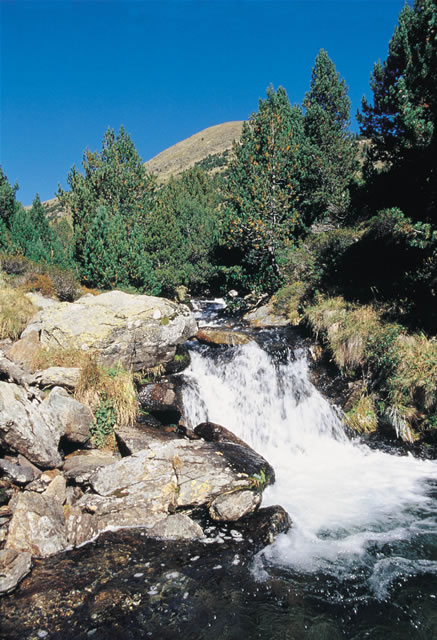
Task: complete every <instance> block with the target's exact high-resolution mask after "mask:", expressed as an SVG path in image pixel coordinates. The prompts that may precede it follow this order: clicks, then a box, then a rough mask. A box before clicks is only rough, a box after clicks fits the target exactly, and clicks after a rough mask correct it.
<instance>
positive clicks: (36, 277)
mask: <svg viewBox="0 0 437 640" xmlns="http://www.w3.org/2000/svg"><path fill="white" fill-rule="evenodd" d="M23 289H24V290H25V291H38V292H39V293H41V295H43V296H45V297H47V298H53V297H54V296H55V295H56V289H55V286H54V284H53V280H52V279H51V277H50V276H49V275H48V274H47V273H34V274H32V275H31V276H30V277H28V278H26V281H25V282H24V284H23Z"/></svg>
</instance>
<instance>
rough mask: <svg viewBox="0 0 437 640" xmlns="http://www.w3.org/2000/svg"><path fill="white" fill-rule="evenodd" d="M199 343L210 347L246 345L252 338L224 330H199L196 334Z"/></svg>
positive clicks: (237, 332) (244, 334)
mask: <svg viewBox="0 0 437 640" xmlns="http://www.w3.org/2000/svg"><path fill="white" fill-rule="evenodd" d="M196 338H197V339H198V340H199V342H205V343H206V344H211V345H223V344H225V345H230V346H236V345H239V344H247V343H248V342H251V341H252V338H251V337H250V336H248V335H247V334H246V333H242V332H241V331H229V330H224V329H199V331H198V332H197V334H196Z"/></svg>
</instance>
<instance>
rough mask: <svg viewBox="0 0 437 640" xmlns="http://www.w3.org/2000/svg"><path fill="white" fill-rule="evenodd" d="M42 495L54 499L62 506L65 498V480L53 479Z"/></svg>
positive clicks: (57, 477)
mask: <svg viewBox="0 0 437 640" xmlns="http://www.w3.org/2000/svg"><path fill="white" fill-rule="evenodd" d="M43 495H45V496H47V497H50V498H56V500H58V502H59V503H60V504H64V502H65V500H66V498H67V483H66V480H65V478H64V477H63V476H56V478H53V480H52V481H51V482H50V484H49V486H48V487H47V489H46V490H45V491H44V494H43Z"/></svg>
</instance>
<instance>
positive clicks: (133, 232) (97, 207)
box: [58, 127, 160, 294]
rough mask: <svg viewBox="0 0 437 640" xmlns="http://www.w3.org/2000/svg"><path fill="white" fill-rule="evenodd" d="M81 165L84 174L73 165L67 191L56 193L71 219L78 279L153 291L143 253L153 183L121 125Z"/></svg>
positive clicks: (155, 290) (156, 288) (153, 282)
mask: <svg viewBox="0 0 437 640" xmlns="http://www.w3.org/2000/svg"><path fill="white" fill-rule="evenodd" d="M82 165H83V169H84V174H81V173H80V172H79V171H78V170H77V169H76V167H73V168H72V169H71V171H70V173H69V175H68V178H67V181H68V184H69V186H70V191H68V192H66V191H63V190H62V189H61V187H59V191H58V197H59V200H60V202H61V204H62V205H63V206H66V207H67V208H68V209H69V211H70V212H71V214H72V217H73V228H74V251H75V259H76V261H77V263H78V266H79V269H80V272H81V275H82V276H83V278H84V279H85V280H86V282H87V283H89V284H90V285H92V286H99V287H104V288H112V287H115V286H122V287H129V286H131V287H134V288H135V289H139V290H140V291H143V292H147V293H151V294H156V293H159V290H160V287H159V285H158V283H157V281H156V278H155V277H154V275H153V271H152V267H151V262H150V259H149V257H148V255H147V253H146V252H145V249H144V247H145V238H144V235H145V229H146V224H147V217H148V215H149V212H150V209H151V207H152V204H153V197H152V196H153V191H154V188H155V181H154V179H153V178H152V176H150V175H149V174H148V173H147V171H146V169H145V167H144V165H143V163H142V161H141V158H140V156H139V154H138V152H137V150H136V149H135V146H134V144H133V142H132V140H131V139H130V137H129V136H128V135H127V133H126V132H125V130H124V129H123V127H121V128H120V131H119V133H118V134H117V135H115V133H114V131H113V130H112V129H108V130H107V131H106V133H105V136H104V138H103V142H102V150H101V151H100V152H99V151H96V152H94V153H93V152H91V151H89V150H88V149H87V150H86V151H85V153H84V157H83V162H82Z"/></svg>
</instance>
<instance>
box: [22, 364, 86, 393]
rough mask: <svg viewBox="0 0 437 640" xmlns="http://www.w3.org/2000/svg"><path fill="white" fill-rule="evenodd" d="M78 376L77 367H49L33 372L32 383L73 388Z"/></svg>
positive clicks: (41, 385) (42, 385)
mask: <svg viewBox="0 0 437 640" xmlns="http://www.w3.org/2000/svg"><path fill="white" fill-rule="evenodd" d="M79 378H80V369H79V368H78V367H49V368H48V369H42V370H41V371H35V373H34V374H33V384H37V385H39V386H40V387H66V388H67V389H75V388H76V386H77V383H78V382H79Z"/></svg>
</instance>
